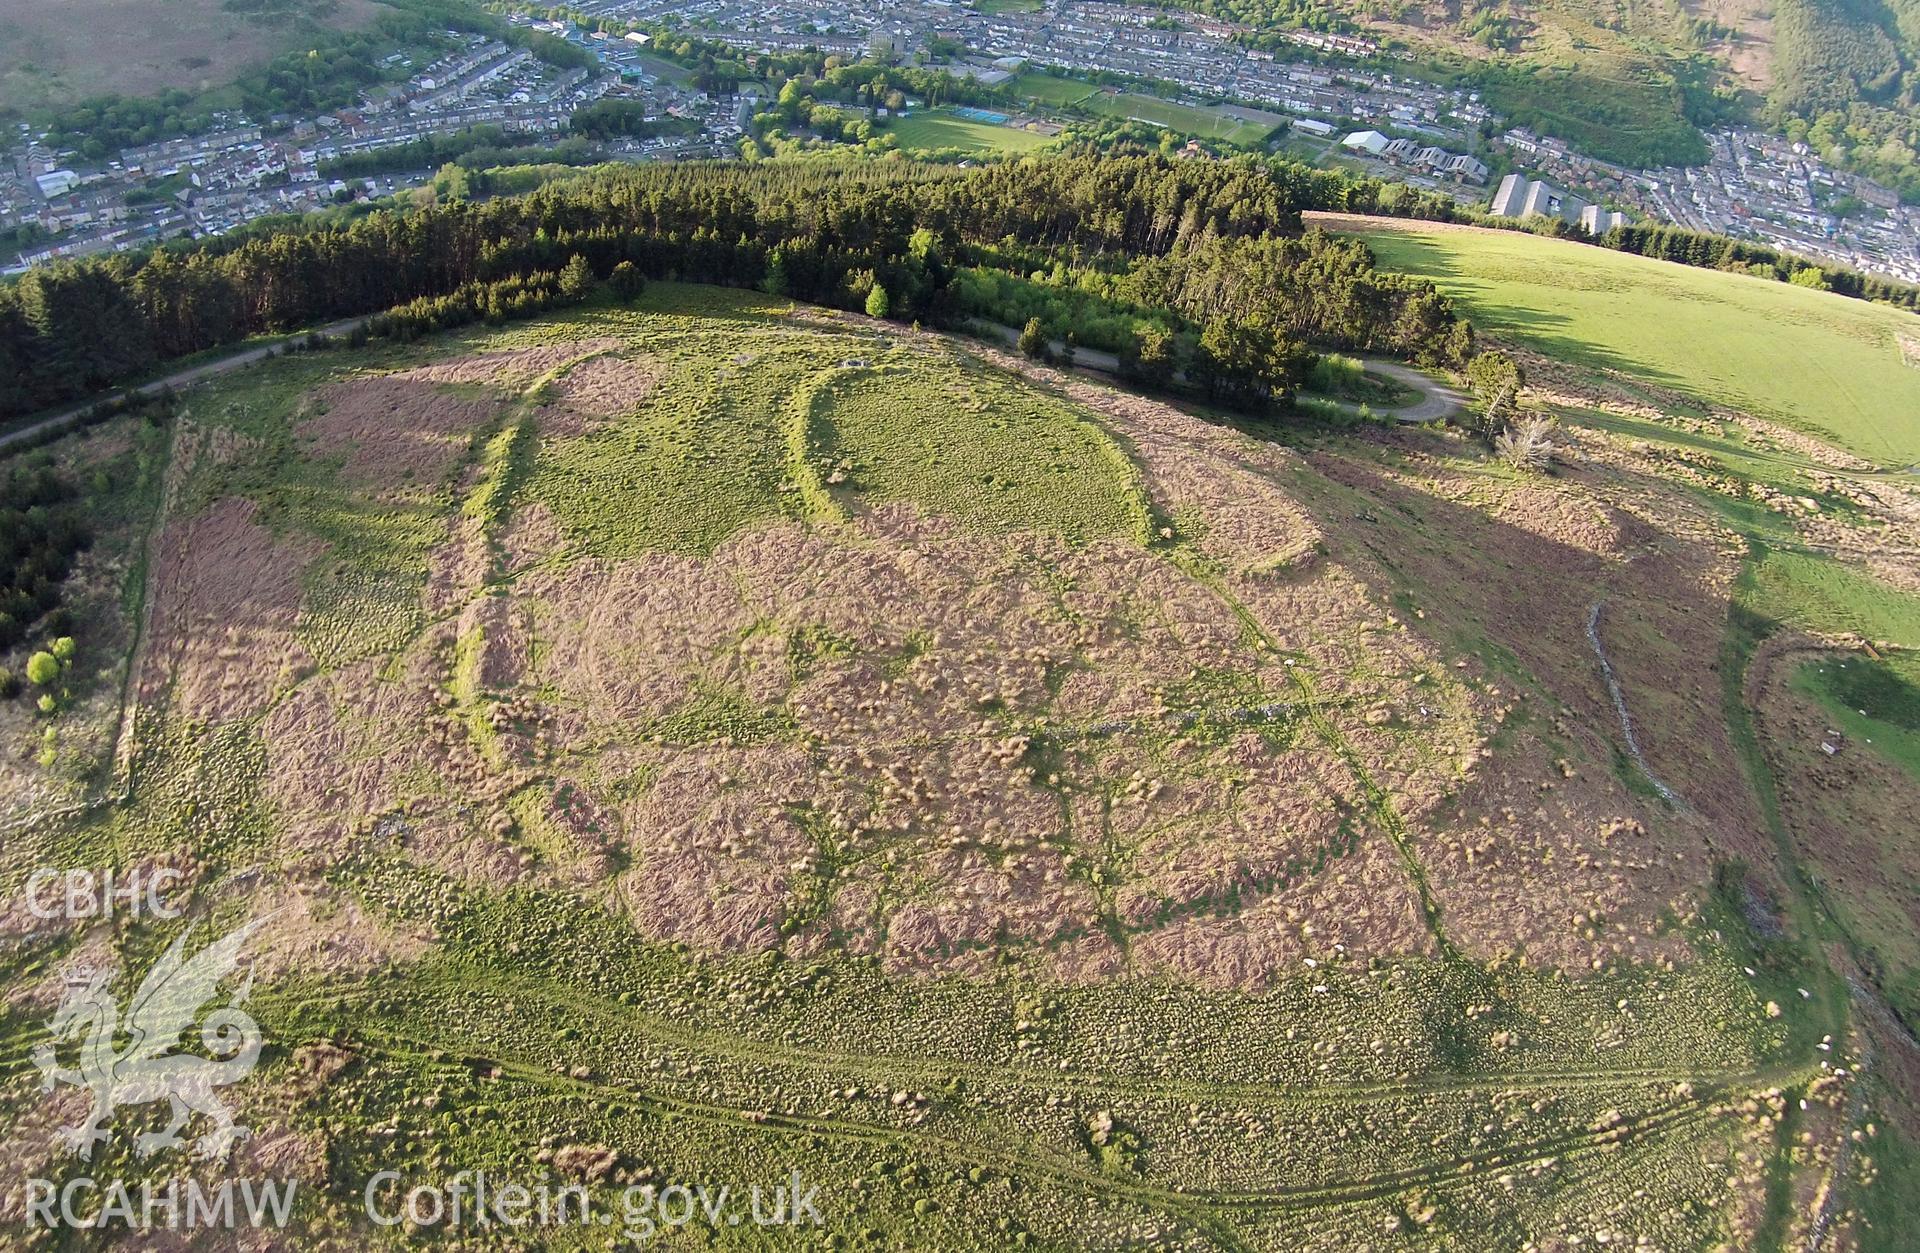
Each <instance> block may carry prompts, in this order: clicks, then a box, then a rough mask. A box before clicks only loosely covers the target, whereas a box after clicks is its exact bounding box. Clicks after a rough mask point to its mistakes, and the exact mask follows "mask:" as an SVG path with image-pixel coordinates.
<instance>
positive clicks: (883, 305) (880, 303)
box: [867, 283, 888, 318]
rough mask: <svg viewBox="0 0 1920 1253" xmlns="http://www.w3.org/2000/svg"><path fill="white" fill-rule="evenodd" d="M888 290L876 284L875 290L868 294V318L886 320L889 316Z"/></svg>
mask: <svg viewBox="0 0 1920 1253" xmlns="http://www.w3.org/2000/svg"><path fill="white" fill-rule="evenodd" d="M887 307H888V302H887V289H886V288H884V287H882V286H880V284H878V283H875V284H874V285H873V290H872V291H870V292H868V293H867V316H868V317H870V318H884V317H886V316H887Z"/></svg>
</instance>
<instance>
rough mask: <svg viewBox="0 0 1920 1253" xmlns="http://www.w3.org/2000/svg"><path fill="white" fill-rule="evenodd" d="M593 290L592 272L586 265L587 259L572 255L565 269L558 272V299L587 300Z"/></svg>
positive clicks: (577, 254) (575, 254)
mask: <svg viewBox="0 0 1920 1253" xmlns="http://www.w3.org/2000/svg"><path fill="white" fill-rule="evenodd" d="M592 290H593V270H592V269H591V268H590V267H589V266H588V265H587V259H586V258H585V257H583V256H581V255H580V254H579V253H577V252H576V253H574V254H573V257H572V258H571V259H570V260H569V261H568V262H567V265H566V268H565V269H563V270H561V271H560V298H561V299H562V300H566V301H580V300H585V299H586V298H587V293H588V292H590V291H592Z"/></svg>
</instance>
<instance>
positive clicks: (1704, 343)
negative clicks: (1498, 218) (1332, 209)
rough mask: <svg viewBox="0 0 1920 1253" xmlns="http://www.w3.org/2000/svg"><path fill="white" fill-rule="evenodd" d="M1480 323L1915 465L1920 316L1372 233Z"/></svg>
mask: <svg viewBox="0 0 1920 1253" xmlns="http://www.w3.org/2000/svg"><path fill="white" fill-rule="evenodd" d="M1366 238H1367V242H1368V244H1370V245H1371V246H1372V247H1373V249H1374V251H1375V253H1376V254H1377V255H1378V256H1379V258H1380V261H1381V264H1382V265H1383V266H1385V267H1386V268H1388V269H1395V270H1403V271H1406V272H1408V273H1412V274H1420V275H1425V276H1427V277H1430V278H1432V279H1433V280H1434V281H1435V282H1437V283H1439V284H1440V286H1441V288H1442V289H1443V290H1445V291H1447V292H1448V293H1450V294H1452V295H1454V296H1456V297H1458V298H1459V299H1460V300H1461V301H1462V302H1463V303H1464V304H1465V305H1466V307H1467V310H1468V312H1469V314H1470V315H1471V316H1472V318H1473V321H1474V324H1475V325H1476V326H1477V327H1479V328H1480V329H1482V330H1484V331H1487V332H1489V333H1491V334H1494V335H1496V336H1502V337H1507V338H1511V339H1514V340H1517V341H1519V342H1521V343H1523V344H1526V345H1527V346H1529V347H1532V348H1536V349H1538V350H1540V351H1542V352H1545V353H1548V354H1550V355H1553V356H1555V357H1559V358H1561V359H1563V360H1567V361H1571V362H1574V363H1576V364H1580V365H1587V366H1593V367H1596V368H1600V369H1606V370H1614V371H1618V372H1620V373H1621V374H1624V375H1626V376H1628V377H1630V378H1635V379H1641V380H1645V381H1647V382H1650V383H1656V384H1659V385H1660V386H1663V387H1669V388H1672V389H1674V390H1676V391H1680V392H1683V393H1685V394H1687V395H1689V396H1691V397H1694V398H1697V399H1698V400H1700V401H1702V402H1711V403H1715V404H1721V405H1726V406H1728V407H1731V408H1735V409H1742V410H1746V411H1749V412H1751V413H1754V414H1756V415H1758V416H1761V417H1768V418H1776V419H1779V420H1780V421H1783V422H1785V423H1787V424H1789V425H1791V426H1794V427H1796V428H1798V429H1800V430H1803V431H1806V432H1807V433H1809V434H1812V435H1816V436H1819V437H1821V438H1823V439H1827V440H1829V441H1831V442H1832V443H1834V444H1836V445H1838V446H1839V447H1842V448H1845V449H1847V450H1848V451H1850V452H1854V453H1858V454H1859V455H1861V456H1863V457H1867V458H1870V459H1872V460H1874V461H1875V462H1877V463H1879V464H1882V465H1899V466H1906V465H1910V464H1913V463H1914V462H1916V461H1920V370H1916V369H1914V368H1913V367H1911V366H1908V365H1906V364H1904V363H1903V362H1902V360H1901V352H1900V341H1899V336H1900V335H1901V334H1902V333H1905V334H1907V335H1910V336H1916V337H1920V318H1915V317H1914V316H1912V315H1911V314H1906V313H1902V312H1900V311H1898V310H1895V309H1890V308H1885V307H1882V306H1878V305H1872V304H1868V303H1866V302H1864V301H1858V300H1848V299H1845V298H1843V297H1840V296H1835V295H1831V294H1828V293H1825V292H1815V291H1807V290H1805V289H1802V288H1798V287H1791V286H1788V285H1787V284H1785V283H1772V282H1767V281H1764V280H1762V279H1757V278H1750V277H1747V276H1745V275H1735V274H1723V273H1720V272H1718V271H1714V270H1700V269H1693V268H1690V267H1687V266H1681V265H1674V264H1671V263H1668V262H1662V261H1651V260H1648V259H1646V258H1644V257H1636V256H1631V255H1628V254H1625V253H1618V252H1609V251H1606V250H1604V249H1600V248H1593V247H1589V246H1586V245H1582V244H1574V243H1568V242H1566V241H1563V240H1552V239H1542V238H1540V237H1538V236H1535V235H1523V234H1519V233H1517V232H1508V231H1463V230H1413V231H1407V230H1397V229H1383V230H1379V231H1369V232H1367V233H1366Z"/></svg>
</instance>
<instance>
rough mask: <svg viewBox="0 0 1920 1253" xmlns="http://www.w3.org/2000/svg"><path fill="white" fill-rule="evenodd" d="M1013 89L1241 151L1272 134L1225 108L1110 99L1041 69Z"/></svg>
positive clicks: (1129, 95) (1135, 97) (1127, 96)
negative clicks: (1240, 148)
mask: <svg viewBox="0 0 1920 1253" xmlns="http://www.w3.org/2000/svg"><path fill="white" fill-rule="evenodd" d="M1008 86H1010V87H1011V88H1012V89H1013V90H1014V91H1015V92H1017V93H1019V94H1020V95H1023V96H1026V97H1027V98H1028V99H1030V100H1035V101H1037V102H1039V103H1041V104H1046V105H1052V106H1053V107H1055V108H1065V107H1068V106H1077V107H1079V108H1082V109H1086V110H1088V111H1090V112H1093V113H1099V114H1102V115H1104V116H1106V117H1112V118H1119V119H1121V120H1123V121H1129V120H1130V121H1139V122H1148V123H1151V124H1152V125H1154V126H1163V127H1165V128H1166V129H1168V130H1170V131H1177V132H1179V133H1180V134H1182V135H1198V136H1200V137H1201V138H1202V139H1218V140H1221V141H1222V142H1225V143H1230V144H1236V145H1239V146H1241V147H1251V146H1253V145H1254V144H1257V143H1259V142H1260V141H1261V140H1263V139H1265V138H1266V137H1267V136H1268V135H1269V134H1270V133H1271V132H1272V130H1273V128H1272V127H1271V126H1263V125H1261V124H1260V123H1258V122H1249V121H1246V120H1245V119H1243V118H1237V117H1234V116H1233V115H1232V114H1230V113H1228V112H1226V111H1225V110H1224V109H1219V108H1200V107H1196V106H1194V105H1188V104H1176V103H1175V102H1174V101H1171V100H1162V99H1160V97H1158V96H1146V95H1141V94H1140V93H1138V92H1121V93H1119V94H1118V95H1109V94H1107V93H1106V92H1104V91H1102V90H1100V89H1099V88H1098V87H1095V86H1094V85H1093V84H1091V83H1083V82H1080V81H1079V80H1077V79H1072V78H1061V77H1059V76H1057V75H1054V74H1046V73H1041V72H1039V71H1037V70H1029V71H1027V72H1026V73H1023V74H1021V75H1020V76H1019V77H1017V78H1015V79H1014V80H1013V81H1012V82H1011V83H1009V84H1008Z"/></svg>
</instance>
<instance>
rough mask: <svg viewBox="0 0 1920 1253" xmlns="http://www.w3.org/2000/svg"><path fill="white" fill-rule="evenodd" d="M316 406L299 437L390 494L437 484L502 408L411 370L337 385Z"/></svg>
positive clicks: (352, 475) (353, 476) (350, 474)
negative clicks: (409, 486)
mask: <svg viewBox="0 0 1920 1253" xmlns="http://www.w3.org/2000/svg"><path fill="white" fill-rule="evenodd" d="M312 404H313V406H314V408H315V410H316V412H314V414H313V416H311V417H309V418H307V419H306V420H305V421H304V422H302V423H300V425H299V426H297V427H296V428H295V430H294V433H295V435H296V436H297V437H299V438H300V439H302V440H305V441H307V443H308V446H309V449H310V451H311V452H312V453H313V454H314V455H315V456H318V457H321V458H327V457H333V456H343V457H344V466H343V470H344V473H345V474H346V476H347V478H348V479H349V480H350V481H351V482H353V483H354V484H356V485H359V486H363V487H369V488H374V489H377V490H387V491H391V490H393V489H396V488H400V487H402V486H403V485H407V484H412V485H415V486H422V487H432V486H434V485H437V484H438V483H439V482H440V481H441V480H442V479H444V478H445V477H446V475H447V473H448V472H449V471H450V470H452V468H453V466H454V465H455V463H456V462H458V461H459V459H460V458H461V457H462V456H463V455H464V454H465V452H466V449H467V447H468V445H469V442H470V441H471V439H472V437H473V435H474V433H475V432H477V431H480V430H483V429H485V428H486V427H487V425H488V424H489V423H491V422H493V421H495V420H496V418H497V416H498V413H499V406H498V404H496V403H495V402H493V401H490V400H475V399H470V398H467V397H463V396H458V395H455V394H454V393H452V392H449V391H446V390H444V389H442V388H439V387H436V386H433V385H432V384H431V383H428V382H423V381H421V380H420V379H418V378H415V377H412V376H411V374H403V375H393V376H389V377H384V378H369V379H356V380H354V381H352V382H347V383H334V384H330V385H329V386H326V387H323V388H321V389H320V390H319V391H317V392H316V393H315V394H314V396H313V399H312Z"/></svg>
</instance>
